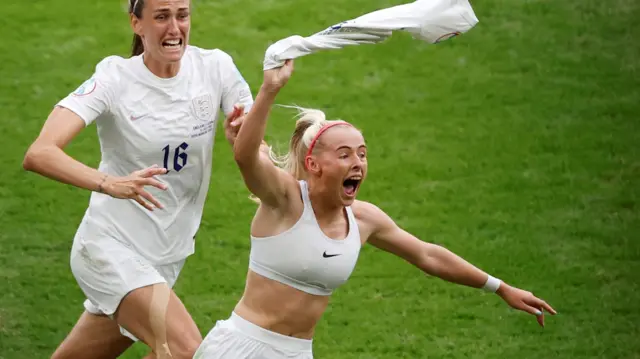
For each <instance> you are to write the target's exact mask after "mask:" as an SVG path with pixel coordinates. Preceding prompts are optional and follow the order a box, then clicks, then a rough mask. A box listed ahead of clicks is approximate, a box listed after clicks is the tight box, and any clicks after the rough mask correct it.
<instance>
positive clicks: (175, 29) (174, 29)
mask: <svg viewBox="0 0 640 359" xmlns="http://www.w3.org/2000/svg"><path fill="white" fill-rule="evenodd" d="M179 32H180V27H179V26H178V20H177V19H176V18H175V17H172V18H171V20H170V22H169V34H170V35H178V34H179Z"/></svg>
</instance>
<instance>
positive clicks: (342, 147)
mask: <svg viewBox="0 0 640 359" xmlns="http://www.w3.org/2000/svg"><path fill="white" fill-rule="evenodd" d="M363 147H364V148H365V149H366V148H367V145H360V146H358V147H357V148H358V149H360V148H363ZM344 149H346V150H350V149H351V147H349V146H347V145H342V146H340V147H338V148H336V151H340V150H344Z"/></svg>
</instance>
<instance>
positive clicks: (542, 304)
mask: <svg viewBox="0 0 640 359" xmlns="http://www.w3.org/2000/svg"><path fill="white" fill-rule="evenodd" d="M538 300H539V301H540V302H539V303H538V305H539V306H540V307H541V308H542V309H544V310H546V311H547V312H549V313H551V314H552V315H556V314H558V312H556V310H555V309H553V308H551V306H550V305H549V304H547V302H545V301H544V300H542V299H538Z"/></svg>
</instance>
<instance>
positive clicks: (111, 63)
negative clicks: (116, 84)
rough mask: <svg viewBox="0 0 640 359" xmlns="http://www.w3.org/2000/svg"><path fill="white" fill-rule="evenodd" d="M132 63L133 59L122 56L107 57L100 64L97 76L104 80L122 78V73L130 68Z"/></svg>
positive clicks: (97, 68)
mask: <svg viewBox="0 0 640 359" xmlns="http://www.w3.org/2000/svg"><path fill="white" fill-rule="evenodd" d="M130 62H131V59H125V58H123V57H121V56H117V55H112V56H107V57H105V58H103V59H102V60H100V61H99V62H98V64H97V65H96V68H95V72H96V75H97V76H100V77H103V78H110V79H116V78H120V77H121V75H122V73H123V72H125V71H126V69H127V68H128V67H129V63H130Z"/></svg>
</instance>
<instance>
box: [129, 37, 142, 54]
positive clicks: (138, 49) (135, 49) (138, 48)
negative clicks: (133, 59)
mask: <svg viewBox="0 0 640 359" xmlns="http://www.w3.org/2000/svg"><path fill="white" fill-rule="evenodd" d="M143 52H144V44H143V43H142V38H141V37H140V35H138V34H133V43H132V44H131V56H138V55H142V53H143Z"/></svg>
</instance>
